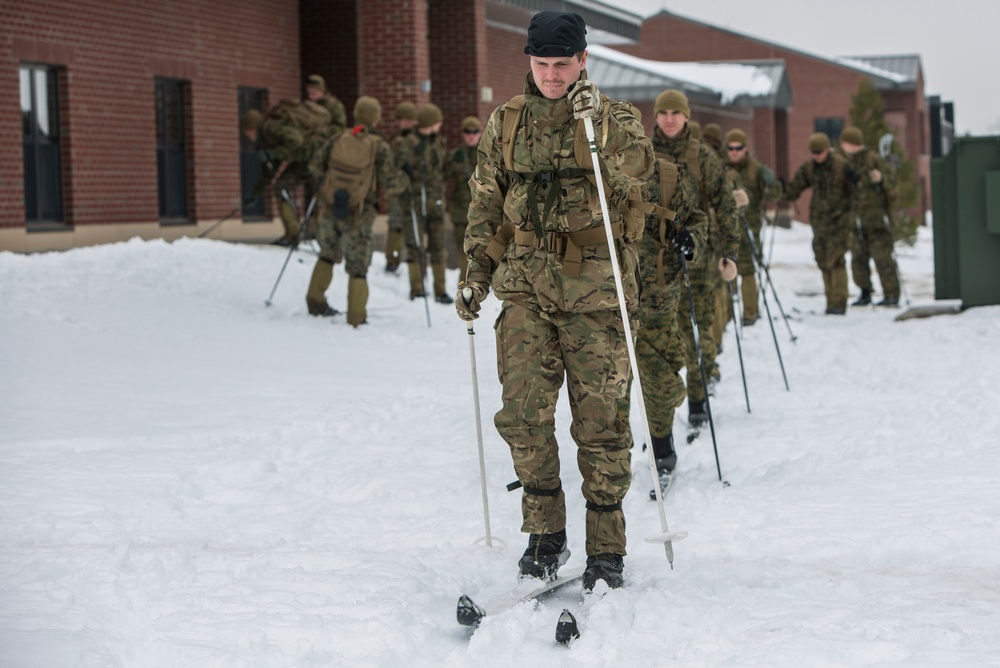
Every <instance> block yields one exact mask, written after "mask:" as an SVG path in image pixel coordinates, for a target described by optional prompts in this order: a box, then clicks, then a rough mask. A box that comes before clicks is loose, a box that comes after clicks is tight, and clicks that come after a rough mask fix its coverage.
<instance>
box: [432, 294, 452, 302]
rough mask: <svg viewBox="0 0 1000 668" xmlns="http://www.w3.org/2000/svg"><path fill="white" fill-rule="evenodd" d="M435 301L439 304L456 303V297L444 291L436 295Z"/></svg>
mask: <svg viewBox="0 0 1000 668" xmlns="http://www.w3.org/2000/svg"><path fill="white" fill-rule="evenodd" d="M434 301H436V302H437V303H438V304H454V303H455V298H454V297H452V296H451V295H447V294H445V293H443V292H442V293H441V294H439V295H434Z"/></svg>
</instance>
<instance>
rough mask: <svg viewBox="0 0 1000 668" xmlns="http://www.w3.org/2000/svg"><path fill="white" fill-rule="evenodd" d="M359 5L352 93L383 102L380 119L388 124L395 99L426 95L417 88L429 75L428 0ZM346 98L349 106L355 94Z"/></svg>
mask: <svg viewBox="0 0 1000 668" xmlns="http://www.w3.org/2000/svg"><path fill="white" fill-rule="evenodd" d="M358 5H359V7H358V53H357V61H358V91H357V93H358V95H371V96H373V97H375V98H377V99H378V101H379V102H381V103H382V123H383V126H385V127H386V129H387V130H388V129H390V128H391V125H392V111H393V109H394V108H395V106H396V105H397V104H398V103H400V102H403V101H404V100H408V101H410V102H413V103H414V104H416V105H417V106H418V107H419V106H420V105H421V104H424V103H426V102H429V101H430V100H431V95H430V94H429V93H428V92H426V91H422V90H421V86H422V85H423V84H424V82H426V81H429V80H430V77H431V67H430V45H429V44H428V39H427V37H428V36H427V3H426V2H425V1H424V0H405V1H401V0H365V2H361V3H358ZM349 102H350V106H353V104H354V100H350V101H349ZM344 103H345V104H347V103H348V101H347V100H345V101H344ZM349 108H350V107H349Z"/></svg>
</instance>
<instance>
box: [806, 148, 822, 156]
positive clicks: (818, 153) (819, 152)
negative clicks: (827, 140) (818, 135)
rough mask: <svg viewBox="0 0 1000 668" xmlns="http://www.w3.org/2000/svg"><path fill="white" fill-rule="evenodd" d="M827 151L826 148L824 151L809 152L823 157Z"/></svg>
mask: <svg viewBox="0 0 1000 668" xmlns="http://www.w3.org/2000/svg"><path fill="white" fill-rule="evenodd" d="M825 150H826V149H825V148H824V149H822V150H820V151H809V152H810V153H812V154H813V155H823V151H825Z"/></svg>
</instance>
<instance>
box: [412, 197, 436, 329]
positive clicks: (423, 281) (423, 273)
mask: <svg viewBox="0 0 1000 668" xmlns="http://www.w3.org/2000/svg"><path fill="white" fill-rule="evenodd" d="M410 220H411V221H412V222H413V245H414V246H416V247H417V263H418V264H419V266H420V290H421V292H423V293H424V311H425V312H426V313H427V327H430V326H431V307H430V301H429V300H428V299H427V270H426V268H425V267H424V247H423V246H422V245H421V244H420V227H419V226H418V225H417V209H416V204H415V203H414V201H413V197H412V196H411V197H410ZM424 220H425V221H426V220H427V216H426V214H425V215H424Z"/></svg>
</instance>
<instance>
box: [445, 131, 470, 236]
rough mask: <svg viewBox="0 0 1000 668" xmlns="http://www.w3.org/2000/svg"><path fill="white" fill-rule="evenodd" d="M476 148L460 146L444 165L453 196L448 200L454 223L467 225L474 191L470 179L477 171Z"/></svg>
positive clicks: (450, 154) (446, 179)
mask: <svg viewBox="0 0 1000 668" xmlns="http://www.w3.org/2000/svg"><path fill="white" fill-rule="evenodd" d="M476 154H477V150H476V147H475V146H465V145H464V144H463V145H462V146H459V147H458V148H456V149H455V150H453V151H452V152H451V153H449V154H448V158H447V159H446V160H445V163H444V180H445V182H446V183H448V184H450V187H451V196H450V197H449V198H448V212H449V213H450V214H451V220H452V222H455V221H458V222H460V223H465V221H466V219H467V218H468V216H469V204H470V203H471V202H472V190H471V189H470V188H469V179H470V178H471V177H472V172H474V171H475V170H476Z"/></svg>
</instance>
